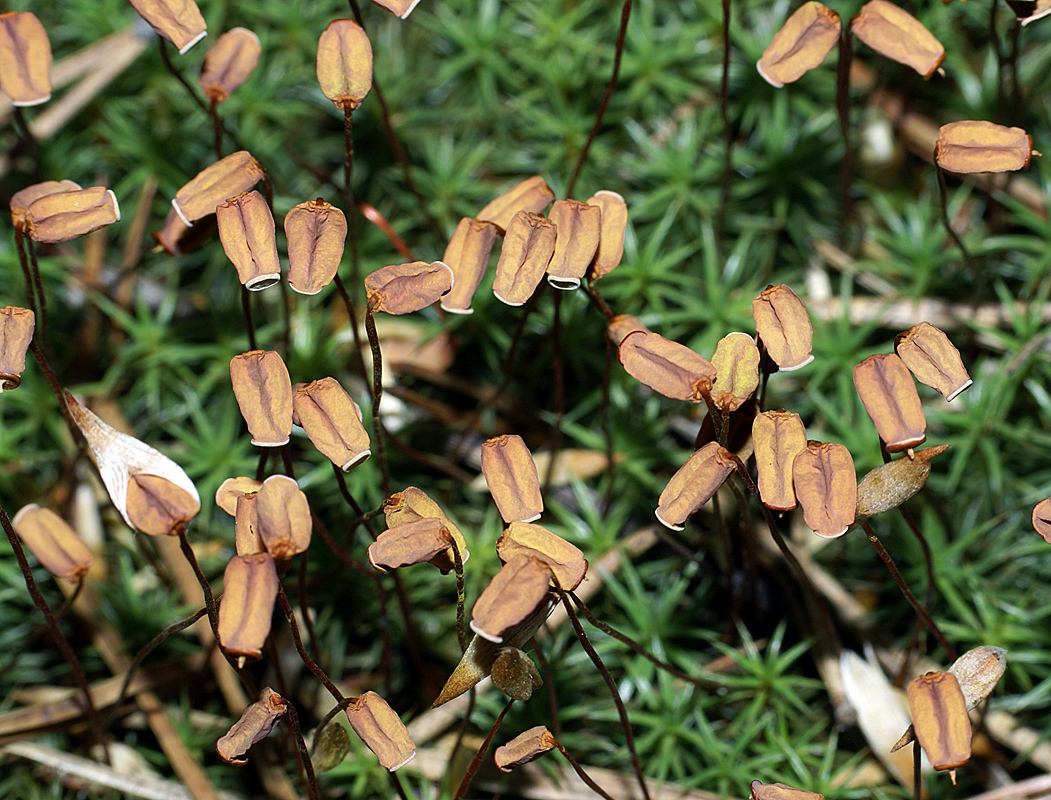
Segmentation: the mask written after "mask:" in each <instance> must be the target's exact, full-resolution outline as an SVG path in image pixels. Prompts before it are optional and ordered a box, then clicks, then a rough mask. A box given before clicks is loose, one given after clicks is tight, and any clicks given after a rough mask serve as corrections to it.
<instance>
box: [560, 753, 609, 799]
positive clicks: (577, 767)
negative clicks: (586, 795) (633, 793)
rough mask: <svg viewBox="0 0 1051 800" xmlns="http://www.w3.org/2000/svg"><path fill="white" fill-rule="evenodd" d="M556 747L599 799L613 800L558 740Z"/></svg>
mask: <svg viewBox="0 0 1051 800" xmlns="http://www.w3.org/2000/svg"><path fill="white" fill-rule="evenodd" d="M555 747H556V748H557V749H558V752H560V753H561V754H562V755H563V756H565V757H566V761H568V762H569V766H571V767H572V768H573V771H574V772H575V773H577V775H579V776H580V780H582V781H584V783H586V784H587V787H588V788H589V789H590V790H591V791H593V792H594V793H595V794H597V795H598V796H599V797H602V798H604V800H613V798H612V797H610V796H609V793H608V792H607V791H606V790H605V789H603V788H602V787H601V786H599V785H598V784H597V783H595V780H594V778H592V777H591V776H590V775H588V774H587V773H586V772H585V771H584V768H583V767H582V766H580V764H578V763H577V760H576V759H575V758H573V756H571V755H570V754H569V752H568V751H567V750H566V748H565V747H563V746H562V743H561V742H560V741H558V739H557V738H556V739H555Z"/></svg>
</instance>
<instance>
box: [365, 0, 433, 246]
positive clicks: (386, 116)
mask: <svg viewBox="0 0 1051 800" xmlns="http://www.w3.org/2000/svg"><path fill="white" fill-rule="evenodd" d="M348 2H349V5H350V11H351V13H352V14H353V15H354V21H355V22H357V23H358V25H360V26H361V29H362V30H365V20H364V19H363V18H362V16H361V7H360V6H359V5H358V0H348ZM372 93H373V94H374V95H376V101H377V102H378V103H379V104H380V116H381V117H382V119H383V130H384V132H385V133H386V134H387V141H388V142H389V143H390V149H391V152H393V153H394V158H395V159H396V160H397V162H398V164H399V165H400V166H401V173H402V177H403V178H404V179H405V188H406V189H408V190H409V192H411V193H412V196H413V197H415V198H416V202H417V204H418V206H419V209H420V211H421V212H422V213H423V215H424V219H425V220H426V221H427V225H428V226H429V227H430V229H431V231H432V232H433V233H434V234H435V235H436V236H438V237H439V238H441V237H442V236H443V234H442V229H441V226H440V225H439V224H438V221H437V220H436V219H435V218H434V216H433V215H432V214H431V213H430V211H428V209H427V202H426V201H425V200H424V197H423V195H422V194H420V190H419V189H417V188H416V182H415V181H413V179H412V170H411V169H410V167H409V159H408V158H406V157H405V151H404V150H403V149H402V146H401V142H399V141H398V135H397V134H396V133H395V132H394V126H393V125H392V124H391V121H390V119H391V118H390V107H389V106H388V105H387V98H386V97H385V96H384V94H383V87H382V86H380V82H379V80H378V79H377V78H376V75H375V73H373V75H372Z"/></svg>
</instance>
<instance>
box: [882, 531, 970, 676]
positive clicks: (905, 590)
mask: <svg viewBox="0 0 1051 800" xmlns="http://www.w3.org/2000/svg"><path fill="white" fill-rule="evenodd" d="M861 529H862V530H863V531H865V535H866V536H868V539H869V541H870V542H872V546H873V547H874V548H876V552H877V553H879V557H880V558H881V559H883V563H884V564H886V565H887V569H888V570H889V572H890V574H891V577H893V578H894V581H895V583H897V584H898V588H899V589H901V593H902V594H903V595H905V599H906V600H908V601H909V605H911V606H912V607H913V609H914V610H915V611H916V613H917V614H919V616H920V619H922V620H923V622H924V624H925V625H926V626H927V628H928V629H929V630H930V632H931V633H933V634H934V638H935V639H937V640H938V644H940V645H941V646H942V649H943V650H944V651H945V654H946V656H947V657H948V658H949V660H950V661H955V660H956V648H955V647H953V646H952V645H951V644H949V640H948V639H946V638H945V634H943V633H942V632H941V628H939V627H938V626H937V624H935V622H934V620H933V619H932V618H931V615H930V614H928V613H927V611H926V610H925V609H924V608H923V605H922V604H921V603H920V601H919V600H917V599H916V595H914V594H913V593H912V591H911V590H910V589H909V586H908V584H906V583H905V579H904V578H903V577H902V576H901V572H899V571H898V567H897V565H896V564H895V563H894V559H893V558H891V556H890V553H888V552H887V549H886V548H885V547H884V546H883V543H882V542H881V541H880V540H879V537H878V536H876V532H875V531H874V530H873V529H872V526H871V525H869V523H868V520H863V521H862V523H861Z"/></svg>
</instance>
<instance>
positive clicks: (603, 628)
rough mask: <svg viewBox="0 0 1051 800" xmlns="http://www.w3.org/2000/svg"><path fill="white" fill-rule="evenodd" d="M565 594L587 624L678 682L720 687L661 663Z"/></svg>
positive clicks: (715, 683)
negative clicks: (625, 646) (626, 647)
mask: <svg viewBox="0 0 1051 800" xmlns="http://www.w3.org/2000/svg"><path fill="white" fill-rule="evenodd" d="M566 594H568V595H569V597H570V598H571V599H572V600H573V604H574V605H575V606H576V607H577V610H578V611H579V612H580V613H581V614H583V615H584V618H585V619H586V620H587V621H588V622H590V623H591V624H592V625H594V626H595V627H596V628H598V629H599V630H600V631H602V632H603V633H604V634H606V635H607V636H612V637H613V638H614V639H616V640H617V641H618V642H622V643H623V644H626V645H627V646H628V647H630V648H631V649H632V650H634V651H635V652H636V653H638V654H639V655H640V656H642V657H643V658H645V659H646V660H647V661H649V662H650V663H652V664H654V665H656V666H658V667H660V668H661V669H663V670H664V671H665V672H667V673H669V674H671V675H674V676H675V677H676V678H678V679H679V680H683V681H686V682H687V683H692V684H693V685H694V686H700V687H702V688H704V689H716V688H719V686H721V684H719V683H717V682H716V681H709V680H705V679H704V678H694V677H693V676H692V675H688V674H686V673H685V672H683V671H682V670H681V669H678V668H676V667H673V666H672V665H671V664H669V663H668V662H667V661H661V660H660V659H659V658H657V657H656V656H655V655H653V654H652V653H650V652H648V651H647V650H646V648H644V647H643V646H642V645H641V644H639V643H638V642H636V641H635V640H634V639H632V638H631V637H630V636H627V635H626V634H623V633H621V632H620V631H618V630H616V629H615V628H612V627H610V626H609V625H607V624H606V623H605V622H602V621H601V620H599V619H597V618H596V617H595V615H594V614H592V613H591V611H590V610H589V609H588V607H587V606H586V605H584V601H583V600H581V599H580V598H579V597H577V596H576V594H575V593H574V592H566Z"/></svg>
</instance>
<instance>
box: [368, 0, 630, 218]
mask: <svg viewBox="0 0 1051 800" xmlns="http://www.w3.org/2000/svg"><path fill="white" fill-rule="evenodd" d="M352 1H353V0H352ZM630 18H631V0H624V5H623V6H622V7H621V11H620V30H619V31H618V32H617V49H616V50H615V51H614V53H613V74H612V75H610V78H609V83H608V84H607V85H606V93H605V94H604V95H603V96H602V102H601V103H599V107H598V112H597V113H596V114H595V124H594V125H593V126H592V127H591V133H589V134H588V139H587V141H586V142H585V143H584V149H583V150H581V151H580V157H579V158H578V159H577V165H576V166H575V167H574V168H573V176H572V177H571V178H570V179H569V183H568V184H567V186H566V197H572V196H573V190H574V189H575V188H576V186H577V178H579V177H580V171H581V170H582V169H583V168H584V162H585V161H587V158H588V151H589V150H591V143H592V142H594V141H595V137H596V136H598V132H599V129H600V128H601V127H602V118H603V117H604V116H606V108H607V107H608V106H609V100H610V98H611V97H613V90H614V89H616V88H617V78H618V77H619V76H620V59H621V56H622V55H624V39H625V37H626V36H627V33H628V20H629V19H630Z"/></svg>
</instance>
